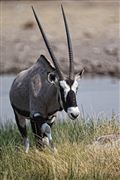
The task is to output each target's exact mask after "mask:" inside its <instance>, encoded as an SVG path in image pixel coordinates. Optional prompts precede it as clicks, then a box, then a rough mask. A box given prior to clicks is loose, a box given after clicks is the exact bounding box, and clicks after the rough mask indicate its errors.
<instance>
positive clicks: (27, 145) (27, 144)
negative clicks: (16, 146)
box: [23, 138, 30, 153]
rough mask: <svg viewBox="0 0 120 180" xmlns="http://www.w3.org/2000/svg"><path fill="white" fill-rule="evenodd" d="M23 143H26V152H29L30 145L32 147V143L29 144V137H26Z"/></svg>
mask: <svg viewBox="0 0 120 180" xmlns="http://www.w3.org/2000/svg"><path fill="white" fill-rule="evenodd" d="M23 143H24V148H25V152H26V153H28V151H29V147H30V145H29V139H28V138H24V139H23Z"/></svg>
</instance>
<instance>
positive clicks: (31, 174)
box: [0, 118, 120, 180]
mask: <svg viewBox="0 0 120 180" xmlns="http://www.w3.org/2000/svg"><path fill="white" fill-rule="evenodd" d="M28 131H29V137H30V150H29V153H28V154H25V152H24V149H23V146H22V140H21V137H20V135H19V132H18V130H17V127H16V125H10V124H8V125H5V126H4V127H1V128H0V180H9V179H10V180H13V179H14V180H23V179H24V180H79V179H84V180H87V179H88V180H92V179H96V180H107V179H113V180H116V179H120V146H119V147H118V146H116V145H110V146H104V145H103V146H99V145H96V144H92V142H93V141H95V140H96V138H97V137H99V136H102V135H106V134H117V133H119V132H120V124H119V123H118V122H117V120H116V119H115V118H112V119H110V120H97V121H96V120H94V119H93V120H90V121H89V122H88V123H86V122H85V120H84V119H81V120H77V121H74V122H73V121H66V122H63V123H56V125H55V126H54V127H53V134H52V135H53V139H54V142H55V144H56V147H57V149H58V153H57V154H54V153H52V152H51V151H50V150H49V149H47V148H46V149H45V150H44V151H36V147H35V142H34V137H33V135H32V133H31V129H30V128H28Z"/></svg>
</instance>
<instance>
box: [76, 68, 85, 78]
mask: <svg viewBox="0 0 120 180" xmlns="http://www.w3.org/2000/svg"><path fill="white" fill-rule="evenodd" d="M83 73H84V68H83V69H82V70H81V71H80V72H79V73H78V74H76V75H75V80H77V81H78V80H79V79H81V78H82V75H83Z"/></svg>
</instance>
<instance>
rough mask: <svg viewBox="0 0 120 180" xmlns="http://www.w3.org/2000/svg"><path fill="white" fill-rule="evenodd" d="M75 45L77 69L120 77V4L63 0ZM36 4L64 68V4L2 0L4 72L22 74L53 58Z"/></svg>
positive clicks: (1, 69) (0, 38)
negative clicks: (38, 21) (39, 60)
mask: <svg viewBox="0 0 120 180" xmlns="http://www.w3.org/2000/svg"><path fill="white" fill-rule="evenodd" d="M63 4H64V9H65V12H66V16H67V19H68V23H69V28H70V32H71V36H72V42H73V47H74V61H75V70H76V71H77V72H78V71H80V70H81V69H82V68H83V67H85V70H86V71H85V72H86V75H87V74H88V73H89V74H91V75H96V74H100V75H111V76H114V77H119V78H120V59H119V4H118V2H116V1H113V2H112V1H111V2H110V1H108V2H107V1H106V2H102V3H100V2H97V3H93V2H88V3H84V2H80V1H73V2H72V1H64V3H63ZM31 5H34V8H35V10H36V12H37V14H38V16H39V18H40V19H41V22H42V24H43V27H44V29H45V32H46V34H47V36H48V38H49V41H50V42H51V45H52V47H53V50H54V52H55V55H56V57H57V58H58V61H59V63H60V65H61V68H62V70H63V71H64V72H66V70H67V68H68V52H67V45H66V36H65V31H64V24H63V18H62V14H61V9H60V2H59V1H50V2H48V1H1V16H0V26H1V36H0V42H1V43H0V56H1V62H0V73H1V74H3V73H17V72H19V71H21V70H23V69H26V68H28V67H30V66H31V65H32V64H33V63H34V62H35V61H36V60H37V58H38V57H39V56H40V54H44V55H46V56H47V57H48V58H50V57H49V54H48V52H47V49H46V47H45V45H44V42H43V39H42V37H41V34H40V33H39V30H38V27H37V25H36V22H35V19H34V17H33V13H32V10H31Z"/></svg>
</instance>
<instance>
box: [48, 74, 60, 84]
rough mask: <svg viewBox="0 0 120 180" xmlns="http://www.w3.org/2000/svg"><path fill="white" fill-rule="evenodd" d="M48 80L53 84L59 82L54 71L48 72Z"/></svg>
mask: <svg viewBox="0 0 120 180" xmlns="http://www.w3.org/2000/svg"><path fill="white" fill-rule="evenodd" d="M48 81H49V82H50V83H52V84H55V83H56V82H58V79H57V76H56V74H55V73H54V72H49V73H48Z"/></svg>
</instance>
